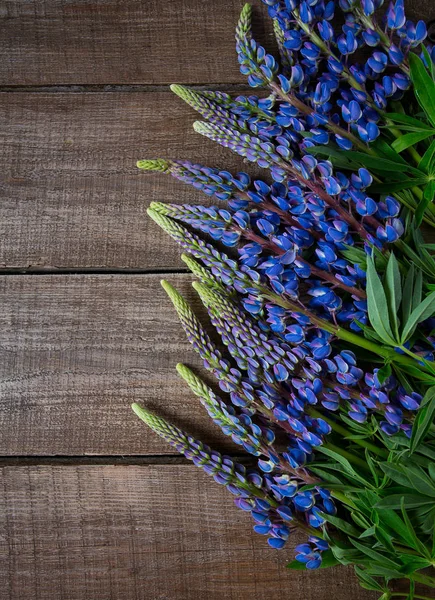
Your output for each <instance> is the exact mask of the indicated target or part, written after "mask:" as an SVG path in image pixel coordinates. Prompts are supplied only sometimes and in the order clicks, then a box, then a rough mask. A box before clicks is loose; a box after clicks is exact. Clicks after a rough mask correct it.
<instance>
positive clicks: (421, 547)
mask: <svg viewBox="0 0 435 600" xmlns="http://www.w3.org/2000/svg"><path fill="white" fill-rule="evenodd" d="M400 508H401V510H402V515H403V520H404V521H405V525H406V527H407V529H408V533H409V535H410V538H411V539H412V547H413V548H414V549H415V550H417V551H418V552H420V553H422V554H424V555H428V550H427V548H426V546H425V545H424V544H422V543H421V542H420V540H419V539H418V536H417V534H416V533H415V529H414V527H413V525H412V523H411V520H410V518H409V517H408V513H407V512H406V508H405V500H404V499H402V502H401V504H400ZM429 558H430V556H429Z"/></svg>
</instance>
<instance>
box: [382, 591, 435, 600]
mask: <svg viewBox="0 0 435 600" xmlns="http://www.w3.org/2000/svg"><path fill="white" fill-rule="evenodd" d="M399 596H400V597H402V598H409V594H402V593H401V592H394V593H393V594H391V595H390V598H398V597H399ZM414 598H415V599H416V600H433V597H432V598H429V596H421V595H420V594H414Z"/></svg>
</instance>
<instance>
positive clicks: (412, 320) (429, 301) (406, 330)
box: [369, 292, 435, 345]
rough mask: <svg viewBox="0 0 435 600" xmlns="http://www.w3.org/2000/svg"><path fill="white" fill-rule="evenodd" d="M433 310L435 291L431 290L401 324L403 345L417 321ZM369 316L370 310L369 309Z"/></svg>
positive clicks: (432, 312)
mask: <svg viewBox="0 0 435 600" xmlns="http://www.w3.org/2000/svg"><path fill="white" fill-rule="evenodd" d="M434 312H435V292H431V293H430V294H429V295H428V296H426V298H425V299H424V300H423V302H421V303H420V304H419V305H418V306H417V307H416V308H414V310H413V311H412V313H411V314H410V316H409V319H408V320H407V322H406V323H405V324H404V326H403V331H402V338H401V340H400V341H401V344H402V345H403V344H404V343H405V342H406V341H407V340H408V339H409V338H410V337H411V335H412V334H413V333H414V331H415V328H416V327H417V325H418V324H419V323H421V322H422V321H424V320H425V319H428V318H429V317H431V316H432V315H433V314H434ZM369 316H370V310H369Z"/></svg>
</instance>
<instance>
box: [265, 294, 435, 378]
mask: <svg viewBox="0 0 435 600" xmlns="http://www.w3.org/2000/svg"><path fill="white" fill-rule="evenodd" d="M259 291H260V292H262V294H263V297H264V298H265V299H269V300H271V301H272V302H274V303H275V304H277V305H278V306H282V307H283V308H287V309H289V310H291V311H292V312H298V313H302V314H304V315H306V316H307V317H308V318H309V319H310V321H311V323H312V324H313V325H315V326H316V327H319V329H323V330H324V331H328V332H329V333H332V334H333V335H335V336H336V337H337V338H339V339H340V340H343V341H345V342H349V343H350V344H353V345H354V346H359V347H360V348H364V349H365V350H369V351H370V352H373V354H377V355H378V356H381V357H382V358H384V359H387V360H389V361H391V362H395V363H398V364H402V365H406V366H408V367H414V368H415V367H416V364H415V360H411V359H410V358H408V357H407V356H404V355H403V354H398V353H397V352H395V350H392V349H390V348H385V347H384V346H379V345H378V344H375V343H374V342H371V341H370V340H367V339H366V338H364V337H362V336H360V335H357V334H356V333H353V332H351V331H348V330H347V329H344V328H343V327H340V326H338V325H335V324H334V323H331V322H329V321H326V320H325V319H322V318H321V317H317V316H316V315H314V314H313V313H312V312H310V311H309V310H307V309H305V308H303V307H302V306H300V305H299V304H297V303H296V302H292V301H291V300H287V299H285V298H283V297H282V296H280V295H279V294H275V293H274V292H272V291H270V290H269V289H267V288H265V287H262V286H259ZM418 360H419V361H421V357H418ZM418 366H419V368H420V369H421V370H423V371H425V372H426V373H429V374H430V375H433V373H434V372H433V371H432V369H429V368H428V367H425V366H421V365H418Z"/></svg>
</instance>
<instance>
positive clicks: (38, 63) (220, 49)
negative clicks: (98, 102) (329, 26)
mask: <svg viewBox="0 0 435 600" xmlns="http://www.w3.org/2000/svg"><path fill="white" fill-rule="evenodd" d="M243 5H244V1H243V0H225V1H224V2H222V1H218V2H216V0H172V1H169V0H166V1H164V2H163V1H161V0H123V1H119V0H98V1H95V0H94V1H90V0H34V1H30V2H29V1H28V0H10V1H8V0H3V1H2V3H1V13H0V15H1V17H2V19H1V29H0V40H1V42H0V52H1V55H2V56H3V57H5V56H6V57H7V60H3V61H2V63H1V65H0V82H1V83H2V84H4V85H23V84H27V85H29V84H31V85H48V84H132V83H135V84H137V83H147V84H157V83H177V82H184V83H204V82H208V83H222V82H225V83H238V82H240V81H241V80H242V76H241V75H240V72H239V68H238V64H237V59H236V55H235V51H234V43H235V42H234V28H235V24H236V23H237V19H238V16H239V13H240V10H241V8H242V6H243ZM257 12H258V13H259V14H260V13H261V14H265V9H264V8H263V7H262V5H261V3H260V2H258V3H257ZM264 23H265V21H264V20H259V23H258V27H257V28H256V29H257V32H258V34H259V35H260V37H261V34H262V30H263V27H264ZM269 31H270V28H269ZM271 37H272V35H270V38H271Z"/></svg>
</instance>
